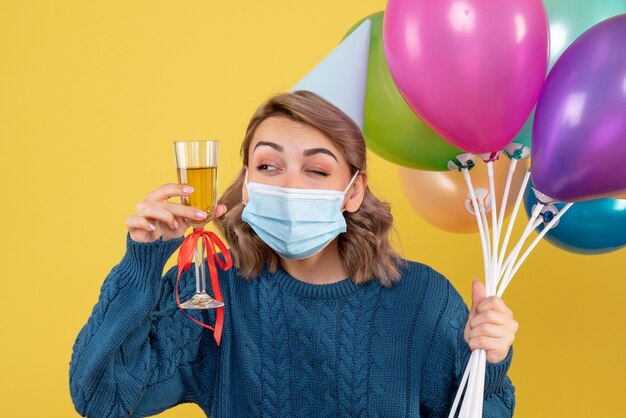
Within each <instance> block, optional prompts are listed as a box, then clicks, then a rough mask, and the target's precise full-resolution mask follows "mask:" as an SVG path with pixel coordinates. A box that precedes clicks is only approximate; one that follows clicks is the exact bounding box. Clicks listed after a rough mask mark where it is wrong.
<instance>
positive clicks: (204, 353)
mask: <svg viewBox="0 0 626 418" xmlns="http://www.w3.org/2000/svg"><path fill="white" fill-rule="evenodd" d="M126 239H127V249H126V253H125V255H124V257H123V258H122V260H121V262H120V263H119V264H117V265H116V266H115V267H113V269H112V270H111V272H110V273H109V275H108V276H107V277H106V279H105V281H104V284H103V285H102V288H101V293H100V298H99V300H98V303H97V304H96V305H95V307H94V309H93V312H92V314H91V316H90V318H89V320H88V321H87V323H86V325H85V326H84V327H83V328H82V330H81V331H80V333H79V334H78V337H77V339H76V342H75V343H74V347H73V354H72V358H71V363H70V373H69V375H70V391H71V395H72V399H73V401H74V405H75V407H76V410H77V411H78V412H79V413H80V414H81V415H83V416H88V417H126V416H131V417H139V416H147V415H153V414H157V413H159V412H161V411H163V410H165V409H167V408H170V407H172V406H174V405H177V404H180V403H183V402H193V403H196V404H198V405H199V406H200V407H201V408H202V410H203V411H204V412H205V413H206V414H207V416H211V417H215V418H218V417H260V416H264V417H307V418H308V417H370V416H372V417H384V418H391V417H447V416H448V412H449V409H450V406H451V404H452V400H453V399H454V396H455V393H456V388H457V386H458V382H459V381H460V377H461V376H462V373H463V371H464V368H465V365H466V363H467V361H468V359H469V355H470V350H469V348H468V346H467V343H466V342H465V340H464V339H463V328H464V325H465V322H466V321H467V317H468V309H467V306H466V305H465V303H464V302H463V299H462V298H461V297H460V295H459V294H458V292H457V291H456V290H455V289H454V287H453V286H452V285H451V284H450V282H449V281H448V280H447V279H446V278H445V277H443V276H442V275H441V274H439V273H437V272H436V271H434V270H433V269H431V268H430V267H428V266H426V265H424V264H420V263H417V262H412V261H407V260H405V261H404V262H403V266H402V278H401V280H400V281H399V282H398V283H397V284H395V285H394V286H392V287H388V288H385V287H382V286H381V285H380V283H379V282H378V281H377V280H373V281H371V282H369V283H367V284H364V285H355V284H354V283H353V282H352V281H351V280H350V279H344V280H341V281H339V282H336V283H332V284H326V285H313V284H309V283H305V282H302V281H300V280H298V279H296V278H294V277H292V276H290V275H289V274H288V273H287V272H286V271H285V270H283V269H279V270H278V271H276V272H275V273H271V272H269V271H268V270H267V269H266V270H264V271H263V272H262V273H261V274H260V275H259V277H258V278H256V279H254V280H253V281H245V280H244V279H243V278H242V277H241V276H239V275H237V272H236V270H235V268H232V269H230V270H229V271H227V272H223V271H221V270H220V286H221V289H222V294H223V297H224V302H225V304H226V305H225V308H224V330H223V335H222V341H221V345H220V346H217V344H216V343H215V340H214V338H213V333H212V331H210V330H206V329H204V328H202V327H200V326H198V325H196V324H194V323H193V322H192V321H191V320H189V318H187V317H185V316H184V314H183V313H182V312H181V311H180V310H179V308H178V306H177V305H176V301H175V297H174V283H175V279H176V273H177V267H176V266H174V267H173V268H172V269H170V270H169V271H168V272H166V274H165V275H163V269H164V266H165V263H166V261H167V260H168V258H169V257H170V256H171V255H172V254H173V253H174V252H175V251H176V249H177V248H178V246H179V245H180V244H181V243H182V238H180V239H175V240H170V241H163V240H162V239H159V240H157V241H155V242H152V243H138V242H134V241H133V240H132V239H131V238H130V235H127V238H126ZM204 262H205V263H206V260H204ZM218 269H219V267H218ZM193 276H194V269H193V268H191V269H189V270H187V271H185V272H184V273H183V276H182V277H181V299H185V298H187V297H190V296H191V295H192V294H193V291H194V287H195V279H194V277H193ZM190 313H191V314H192V315H197V316H198V319H201V320H203V321H204V322H206V323H209V324H213V323H214V316H215V311H214V310H209V311H190ZM512 351H513V350H512V349H511V350H510V351H509V354H508V356H507V358H506V359H505V360H503V361H502V362H500V363H497V364H491V363H487V373H486V382H485V403H484V415H483V416H484V417H494V418H495V417H497V418H503V417H511V416H512V415H513V409H514V407H515V396H514V390H515V389H514V387H513V386H512V384H511V381H510V379H509V378H508V376H507V375H506V373H507V370H508V368H509V365H510V362H511V356H512Z"/></svg>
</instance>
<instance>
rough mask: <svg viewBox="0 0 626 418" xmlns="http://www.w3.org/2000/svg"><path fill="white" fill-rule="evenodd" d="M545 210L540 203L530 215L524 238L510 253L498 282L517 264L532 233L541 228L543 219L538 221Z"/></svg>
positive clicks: (522, 237)
mask: <svg viewBox="0 0 626 418" xmlns="http://www.w3.org/2000/svg"><path fill="white" fill-rule="evenodd" d="M543 208H544V205H543V203H538V204H537V205H536V206H535V208H534V209H533V212H532V214H531V215H530V219H528V223H527V224H526V228H525V229H524V232H523V233H522V236H521V237H520V239H519V241H518V242H517V243H516V244H515V245H514V246H513V249H512V250H511V252H510V253H509V255H508V257H507V259H506V261H505V262H504V264H502V267H501V270H500V273H499V277H498V278H497V280H496V281H497V282H500V281H501V279H502V277H504V275H505V274H506V272H507V271H509V270H508V269H509V267H511V265H512V264H515V260H516V258H517V255H518V254H519V252H520V250H521V247H522V246H523V245H524V242H526V239H527V238H528V236H529V235H530V234H531V233H532V231H533V230H534V229H535V228H537V226H539V225H540V224H541V222H542V221H543V219H539V220H538V219H537V218H538V217H539V214H540V213H541V210H542V209H543ZM537 222H538V223H537Z"/></svg>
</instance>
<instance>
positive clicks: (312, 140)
mask: <svg viewBox="0 0 626 418" xmlns="http://www.w3.org/2000/svg"><path fill="white" fill-rule="evenodd" d="M259 141H271V142H275V143H277V144H279V145H282V146H284V147H285V150H287V149H288V148H292V149H301V148H302V149H304V148H317V147H324V148H328V149H331V150H333V151H336V153H337V154H341V152H340V150H339V149H337V147H335V145H334V144H333V143H332V142H331V140H330V139H329V138H328V137H327V136H326V135H325V134H324V133H323V132H321V131H319V130H318V129H316V128H314V127H312V126H310V125H307V124H305V123H302V122H298V121H295V120H292V119H289V118H287V117H284V116H272V117H269V118H267V119H265V120H264V121H263V122H261V123H260V124H259V126H258V127H257V129H256V131H255V133H254V136H253V137H252V141H251V142H250V148H249V149H250V150H253V149H254V146H255V145H256V143H257V142H259ZM338 157H339V156H338Z"/></svg>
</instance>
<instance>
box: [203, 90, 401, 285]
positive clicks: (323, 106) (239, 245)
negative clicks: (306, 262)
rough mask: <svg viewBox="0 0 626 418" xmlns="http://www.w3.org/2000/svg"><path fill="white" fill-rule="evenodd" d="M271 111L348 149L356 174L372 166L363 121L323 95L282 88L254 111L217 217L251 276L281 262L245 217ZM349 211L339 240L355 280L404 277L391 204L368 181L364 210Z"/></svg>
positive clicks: (243, 272)
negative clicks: (252, 157) (252, 162)
mask: <svg viewBox="0 0 626 418" xmlns="http://www.w3.org/2000/svg"><path fill="white" fill-rule="evenodd" d="M271 116H283V117H288V118H290V119H292V120H295V121H298V122H301V123H305V124H307V125H309V126H312V127H313V128H316V129H318V130H319V131H321V132H322V133H323V134H325V135H326V136H327V137H328V139H329V140H330V141H331V142H332V143H333V144H334V145H335V146H336V147H337V148H338V149H339V150H340V152H341V153H342V154H343V156H344V158H345V159H346V161H347V162H348V164H349V165H350V171H351V174H352V175H354V173H356V172H357V170H362V171H365V170H366V168H367V167H366V147H365V139H364V138H363V134H362V133H361V130H360V129H359V127H358V125H357V124H356V123H355V122H354V121H353V120H352V119H351V118H350V117H348V116H347V115H346V114H345V113H344V112H342V111H341V110H340V109H339V108H337V107H336V106H334V105H333V104H331V103H330V102H328V101H326V100H324V99H323V98H321V97H320V96H318V95H317V94H315V93H312V92H310V91H306V90H299V91H296V92H293V93H280V94H277V95H274V96H272V97H270V98H269V99H268V100H266V101H265V102H264V103H263V104H261V106H259V108H258V109H257V110H256V112H255V113H254V115H253V116H252V119H251V120H250V123H249V124H248V128H247V130H246V135H245V138H244V140H243V143H242V144H241V158H242V160H243V166H242V168H241V171H240V172H239V174H238V175H237V178H236V179H235V181H233V183H231V184H230V186H229V187H228V188H227V189H226V191H225V192H224V194H223V195H222V196H221V198H220V200H219V203H222V204H224V205H226V207H227V208H228V211H227V212H226V213H225V214H224V215H222V216H221V217H220V218H219V219H216V220H215V221H214V223H215V225H216V227H217V229H218V230H219V231H220V232H221V234H222V235H223V237H224V238H225V239H226V241H227V242H228V244H229V245H230V249H231V252H232V254H233V262H234V265H235V267H236V268H237V270H238V274H239V275H240V276H242V277H244V278H245V279H248V280H252V279H253V278H255V277H257V276H258V275H259V274H260V272H261V270H262V269H263V267H264V266H265V265H267V266H268V269H269V270H270V271H271V272H275V271H276V270H277V269H278V267H279V266H280V259H279V256H278V254H276V253H275V252H274V251H273V250H272V249H271V248H270V247H269V246H268V245H267V244H265V243H264V242H263V241H262V240H261V239H260V238H259V237H258V235H257V234H256V233H255V232H254V230H253V229H252V228H251V227H250V225H248V223H246V222H244V221H243V220H242V219H241V214H242V212H243V208H244V205H243V204H242V194H241V189H242V185H243V181H244V177H245V167H247V166H248V148H249V147H250V143H251V142H252V138H253V136H254V133H255V131H256V129H257V127H258V126H259V125H260V123H261V122H263V121H264V120H265V119H267V118H269V117H271ZM344 216H345V218H346V225H347V231H346V232H344V233H341V234H339V236H338V242H337V244H338V248H339V254H340V258H341V260H342V262H343V265H344V268H345V269H346V271H347V272H348V274H349V276H350V278H351V279H352V281H353V282H354V283H357V284H361V283H366V282H368V281H370V280H372V279H378V280H379V281H380V282H381V284H382V285H383V286H387V287H388V286H391V285H392V284H393V283H394V282H395V281H397V280H398V279H399V278H400V263H401V262H402V258H401V257H400V256H399V255H398V254H397V253H396V252H395V250H394V249H393V247H392V246H391V243H390V242H389V234H390V231H391V230H392V229H394V227H393V217H392V215H391V211H390V208H389V204H388V203H385V202H381V201H380V200H378V198H377V197H376V196H374V194H373V193H372V192H371V191H370V189H369V186H368V187H366V189H365V196H364V198H363V202H362V204H361V206H360V207H359V209H358V210H356V211H355V212H347V211H346V212H344ZM394 231H395V229H394Z"/></svg>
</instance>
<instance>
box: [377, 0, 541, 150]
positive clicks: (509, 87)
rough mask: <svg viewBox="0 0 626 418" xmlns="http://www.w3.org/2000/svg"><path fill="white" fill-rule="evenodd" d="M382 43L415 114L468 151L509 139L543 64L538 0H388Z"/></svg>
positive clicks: (532, 97)
mask: <svg viewBox="0 0 626 418" xmlns="http://www.w3.org/2000/svg"><path fill="white" fill-rule="evenodd" d="M383 42H384V49H385V56H386V58H387V62H388V64H389V69H390V71H391V75H392V77H393V79H394V82H395V83H396V86H397V87H398V89H399V90H400V92H401V93H402V95H403V96H404V98H405V100H406V101H407V103H408V104H409V105H410V106H411V108H412V109H413V110H414V111H415V113H417V114H418V115H419V116H420V118H422V120H424V121H425V122H426V123H427V124H428V125H429V126H430V127H431V128H432V129H434V130H435V131H436V132H437V133H438V134H439V135H441V136H442V137H444V138H445V139H447V140H448V141H449V142H450V143H451V144H453V145H455V146H457V147H458V148H461V149H463V150H465V151H467V152H472V153H484V152H493V151H499V150H501V149H503V148H504V147H506V146H507V145H508V144H509V143H511V141H512V140H513V139H514V138H515V136H516V135H517V133H518V132H519V131H520V129H521V128H522V126H523V125H524V122H526V119H528V116H529V114H530V112H531V110H532V108H533V106H534V104H535V102H536V101H537V98H538V96H539V91H540V89H541V86H542V84H543V81H544V79H545V75H546V71H547V68H548V45H549V31H548V18H547V15H546V11H545V8H544V6H543V2H542V1H541V0H463V1H461V0H389V2H388V3H387V8H386V9H385V17H384V21H383Z"/></svg>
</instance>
